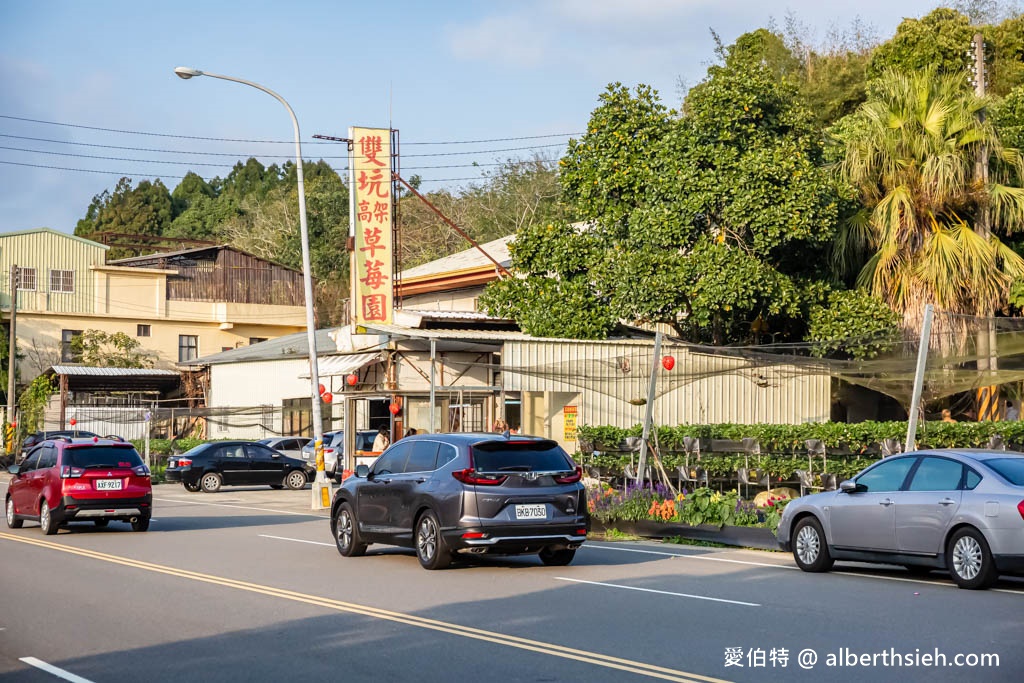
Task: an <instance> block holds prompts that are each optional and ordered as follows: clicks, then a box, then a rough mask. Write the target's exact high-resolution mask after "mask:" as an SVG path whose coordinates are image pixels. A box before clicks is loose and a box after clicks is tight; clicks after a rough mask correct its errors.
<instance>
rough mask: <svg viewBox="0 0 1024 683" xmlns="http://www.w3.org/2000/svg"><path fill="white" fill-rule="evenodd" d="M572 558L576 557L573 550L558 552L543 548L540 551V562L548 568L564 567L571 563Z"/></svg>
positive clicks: (567, 549) (564, 549)
mask: <svg viewBox="0 0 1024 683" xmlns="http://www.w3.org/2000/svg"><path fill="white" fill-rule="evenodd" d="M574 557H576V549H575V548H561V549H559V550H553V549H551V548H544V550H541V551H540V561H541V562H543V563H544V564H546V565H547V566H549V567H564V566H566V565H567V564H569V563H570V562H572V559H573V558H574Z"/></svg>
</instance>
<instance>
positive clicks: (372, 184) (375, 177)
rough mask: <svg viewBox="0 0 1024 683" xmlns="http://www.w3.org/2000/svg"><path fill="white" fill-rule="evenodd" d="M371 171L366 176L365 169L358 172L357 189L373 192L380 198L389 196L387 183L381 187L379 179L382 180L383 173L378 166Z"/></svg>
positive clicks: (389, 191)
mask: <svg viewBox="0 0 1024 683" xmlns="http://www.w3.org/2000/svg"><path fill="white" fill-rule="evenodd" d="M371 173H372V175H370V176H367V175H366V171H360V172H359V189H360V190H365V191H368V193H371V194H374V195H376V196H378V197H381V198H382V199H387V198H388V197H389V196H391V190H390V189H389V188H388V186H387V183H384V184H383V185H384V186H383V187H381V184H382V183H381V181H383V180H384V174H383V173H382V172H381V170H380V169H379V168H378V169H375V170H373V171H371ZM367 188H369V189H367Z"/></svg>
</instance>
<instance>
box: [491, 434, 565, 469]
mask: <svg viewBox="0 0 1024 683" xmlns="http://www.w3.org/2000/svg"><path fill="white" fill-rule="evenodd" d="M573 467H574V465H573V464H572V460H571V459H570V458H569V456H568V454H566V452H565V451H564V450H562V447H561V446H559V445H558V444H557V443H555V442H554V441H485V442H484V443H478V444H474V445H473V468H474V469H475V470H476V471H478V472H516V471H518V472H562V471H565V470H571V469H573Z"/></svg>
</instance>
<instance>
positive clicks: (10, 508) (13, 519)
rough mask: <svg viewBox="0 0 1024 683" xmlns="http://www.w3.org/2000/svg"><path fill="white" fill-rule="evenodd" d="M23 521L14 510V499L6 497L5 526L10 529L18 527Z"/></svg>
mask: <svg viewBox="0 0 1024 683" xmlns="http://www.w3.org/2000/svg"><path fill="white" fill-rule="evenodd" d="M24 523H25V522H24V521H23V520H22V519H21V518H20V517H18V515H17V514H16V513H15V512H14V500H13V499H12V498H11V497H10V496H8V497H7V526H8V527H10V528H11V529H20V528H21V525H22V524H24Z"/></svg>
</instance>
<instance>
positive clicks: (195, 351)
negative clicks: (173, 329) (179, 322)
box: [178, 334, 199, 363]
mask: <svg viewBox="0 0 1024 683" xmlns="http://www.w3.org/2000/svg"><path fill="white" fill-rule="evenodd" d="M196 358H199V337H197V336H196V335H194V334H179V335H178V362H179V363H187V362H189V361H191V360H195V359H196Z"/></svg>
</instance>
